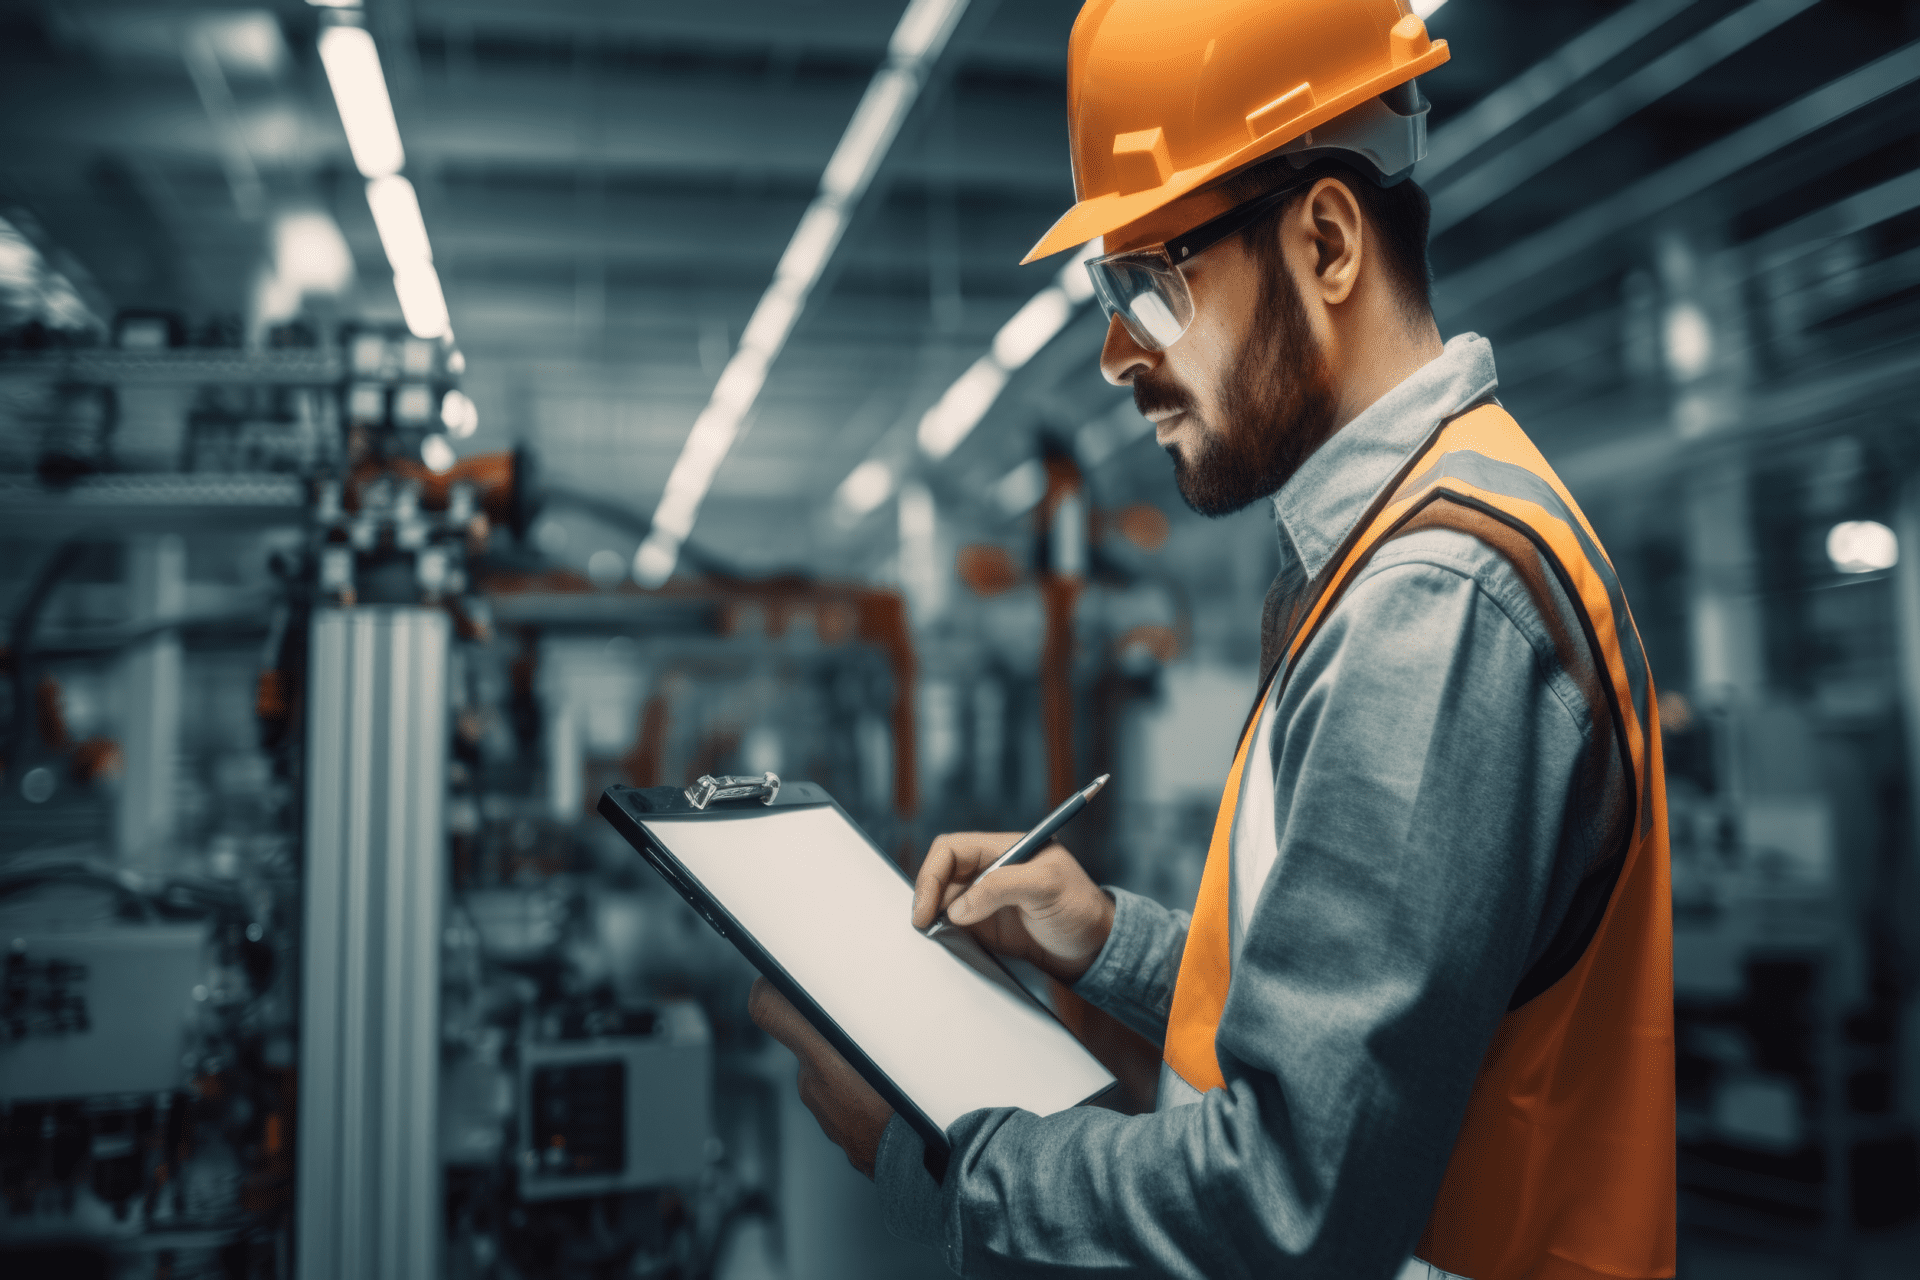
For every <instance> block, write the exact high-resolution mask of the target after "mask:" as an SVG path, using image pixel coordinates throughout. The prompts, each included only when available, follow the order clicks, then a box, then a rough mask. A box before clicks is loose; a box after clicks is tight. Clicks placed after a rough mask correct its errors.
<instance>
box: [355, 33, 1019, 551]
mask: <svg viewBox="0 0 1920 1280" xmlns="http://www.w3.org/2000/svg"><path fill="white" fill-rule="evenodd" d="M966 7H967V0H910V3H909V4H908V5H907V8H906V12H905V13H903V14H902V15H901V17H900V21H899V23H898V25H897V26H896V27H895V29H894V33H893V39H892V40H891V42H890V43H889V44H888V46H887V61H886V63H885V64H884V65H882V66H881V67H880V69H879V70H878V71H876V72H875V73H874V76H873V79H872V80H871V81H869V82H868V84H867V91H866V93H865V94H863V95H862V96H861V98H860V105H859V106H858V107H856V108H855V109H854V113H853V118H852V119H851V120H849V121H848V122H847V128H846V131H845V132H844V133H843V134H841V136H840V142H839V145H837V146H836V147H834V149H833V156H832V158H831V159H829V160H828V161H827V167H826V169H825V170H824V171H822V173H821V175H820V189H819V193H818V194H817V195H816V196H815V197H814V199H813V203H812V204H810V205H808V206H807V211H806V213H804V214H803V215H801V218H800V225H799V226H797V227H795V228H794V232H793V237H792V239H791V240H789V241H788V242H787V248H786V251H785V252H784V253H782V254H781V255H780V265H779V266H778V267H777V268H776V269H775V270H774V276H773V281H772V283H771V284H769V285H768V286H767V291H766V293H765V294H763V295H761V298H760V302H759V305H757V306H756V307H754V309H753V317H752V318H751V319H750V320H748V321H747V327H746V328H745V329H744V330H742V331H741V335H740V345H739V347H738V348H736V349H735V351H734V353H733V356H732V358H731V359H729V360H728V361H727V363H726V367H725V368H723V369H722V370H721V371H720V378H719V380H718V381H717V382H716V383H715V384H714V388H713V395H712V396H711V398H709V400H708V401H707V406H706V408H704V409H702V410H701V411H700V415H699V416H698V417H697V418H695V419H694V422H693V430H692V431H690V432H688V434H687V442H686V444H685V445H684V446H682V448H681V450H680V457H679V458H678V459H677V460H676V461H675V462H674V464H673V470H672V471H671V472H670V473H669V474H668V476H667V486H666V489H665V491H664V492H663V493H662V494H661V495H660V505H659V506H658V507H657V508H656V509H655V510H654V513H653V528H652V530H651V531H649V532H648V534H647V536H646V538H645V540H643V541H642V542H641V544H640V549H639V550H638V551H636V552H634V555H633V576H634V578H635V580H636V581H638V582H639V583H640V584H641V585H642V586H645V587H657V586H659V585H660V584H661V583H663V582H665V581H666V580H667V579H668V578H669V577H671V576H672V574H673V566H674V564H675V562H676V561H678V559H679V557H680V544H681V543H683V542H685V541H686V538H687V535H688V534H689V533H690V532H692V530H693V522H694V520H695V519H696V518H697V517H698V516H699V514H700V504H701V503H702V502H703V501H704V500H705V499H706V496H707V490H708V489H709V488H711V487H712V485H713V477H714V475H715V473H716V472H718V471H719V469H720V464H721V462H723V461H724V460H725V459H726V456H727V451H728V450H729V449H731V448H732V447H733V443H734V441H735V440H737V439H739V437H740V432H741V430H742V427H743V424H744V423H745V422H746V420H747V415H748V414H750V413H751V412H752V411H753V405H754V402H755V401H756V400H757V399H758V398H759V395H760V391H761V388H763V387H764V386H765V385H766V381H767V374H768V372H769V371H770V370H771V369H772V368H773V362H774V361H775V360H776V359H778V358H779V355H780V351H781V348H783V347H784V346H786V342H787V337H788V335H790V334H791V333H792V332H793V326H794V324H795V323H796V322H797V321H798V320H799V319H800V313H801V311H802V310H804V309H805V307H806V304H807V295H808V294H809V293H811V292H812V290H813V286H814V285H815V284H817V283H819V280H820V276H821V274H822V273H823V272H824V271H825V270H826V268H827V263H828V262H829V261H831V260H832V258H833V251H834V250H835V249H836V248H837V247H838V246H839V244H840V237H841V236H842V235H844V234H845V233H846V229H847V221H848V219H849V218H850V217H851V216H852V214H853V206H854V205H855V203H857V202H858V201H859V199H860V197H861V195H862V194H864V193H865V191H866V189H867V186H868V185H869V184H870V183H871V182H872V181H873V175H874V173H875V172H876V171H877V170H878V169H879V168H880V162H881V160H882V159H883V158H884V157H885V156H886V153H887V148H888V147H890V146H891V145H892V144H893V139H894V137H895V135H897V134H898V133H899V132H900V125H901V123H902V122H904V121H905V120H906V118H907V112H908V111H910V110H911V109H912V107H913V102H914V99H915V98H916V97H918V96H919V93H920V89H921V86H922V84H923V83H924V82H925V80H926V73H927V68H928V66H929V65H930V64H931V63H932V62H933V61H934V60H935V59H937V58H938V57H939V56H940V51H941V50H942V49H943V48H944V47H945V46H946V42H947V39H948V37H949V36H951V35H952V34H953V28H954V24H955V23H957V22H958V21H959V20H960V15H961V14H962V13H963V12H965V10H966ZM343 114H344V113H343ZM396 167H397V166H396ZM983 412H984V410H983ZM884 500H885V499H884V496H883V498H882V501H884Z"/></svg>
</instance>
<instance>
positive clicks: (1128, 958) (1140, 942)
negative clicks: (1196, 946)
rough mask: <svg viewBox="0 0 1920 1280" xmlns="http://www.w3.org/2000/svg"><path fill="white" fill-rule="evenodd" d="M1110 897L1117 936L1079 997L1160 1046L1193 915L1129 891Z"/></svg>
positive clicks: (1077, 990) (1078, 989) (1079, 986)
mask: <svg viewBox="0 0 1920 1280" xmlns="http://www.w3.org/2000/svg"><path fill="white" fill-rule="evenodd" d="M1107 893H1108V894H1109V895H1111V896H1112V898H1113V931H1112V932H1111V933H1109V934H1108V935H1107V941H1106V945H1105V946H1103V947H1102V948H1101V949H1100V954H1099V955H1098V956H1096V957H1095V958H1094V961H1093V964H1092V966H1091V967H1089V968H1088V970H1087V971H1086V973H1084V974H1083V975H1081V977H1080V980H1079V981H1078V982H1076V983H1074V985H1073V992H1074V994H1075V995H1077V996H1079V997H1081V998H1082V999H1084V1000H1086V1001H1087V1002H1088V1003H1090V1004H1092V1005H1094V1006H1095V1007H1096V1008H1099V1009H1103V1010H1105V1011H1106V1012H1108V1013H1110V1014H1112V1015H1113V1016H1114V1017H1116V1018H1118V1019H1119V1020H1120V1021H1121V1022H1124V1023H1125V1024H1126V1025H1127V1026H1129V1027H1131V1028H1132V1029H1133V1030H1135V1031H1137V1032H1139V1033H1140V1034H1141V1035H1143V1036H1145V1037H1146V1038H1147V1039H1149V1040H1151V1041H1153V1042H1154V1043H1155V1044H1159V1043H1161V1042H1162V1041H1164V1040H1165V1039H1166V1036H1167V1012H1168V1010H1170V1009H1171V1008H1172V1007H1173V984H1174V980H1175V979H1176V978H1177V977H1178V976H1179V972H1180V956H1181V953H1182V952H1183V951H1184V950H1185V949H1186V945H1187V913H1186V912H1184V911H1170V910H1168V909H1167V908H1166V907H1163V906H1161V905H1160V904H1159V903H1157V902H1155V901H1153V900H1152V899H1151V898H1143V897H1141V896H1140V895H1138V894H1134V893H1128V892H1127V891H1126V890H1125V889H1113V888H1109V889H1108V890H1107Z"/></svg>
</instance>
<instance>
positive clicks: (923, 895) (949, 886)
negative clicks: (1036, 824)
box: [913, 831, 1021, 929]
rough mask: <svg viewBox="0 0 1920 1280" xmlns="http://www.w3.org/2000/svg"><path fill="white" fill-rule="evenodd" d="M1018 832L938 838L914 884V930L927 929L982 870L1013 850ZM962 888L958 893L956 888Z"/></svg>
mask: <svg viewBox="0 0 1920 1280" xmlns="http://www.w3.org/2000/svg"><path fill="white" fill-rule="evenodd" d="M1020 834H1021V833H1020V832H1018V831H958V832H950V833H948V834H947V835H943V836H937V837H935V839H934V842H933V845H932V847H931V848H929V849H928V850H927V857H926V861H924V862H922V863H921V864H920V874H919V875H918V876H916V877H914V882H913V927H914V928H916V929H925V928H926V927H927V926H929V925H931V924H932V923H933V920H934V917H935V916H937V915H939V914H940V911H941V909H942V908H944V907H945V906H946V905H947V904H948V903H950V902H952V901H953V899H954V898H955V897H956V896H957V894H958V892H962V891H964V889H965V885H966V883H967V882H968V881H970V880H972V879H973V877H974V876H975V875H977V874H979V872H980V869H981V868H982V867H985V866H987V865H988V864H990V863H991V862H992V861H993V860H994V859H995V858H997V857H999V856H1000V855H1001V854H1003V853H1005V852H1006V851H1007V850H1008V849H1011V848H1012V847H1013V844H1014V841H1016V840H1018V839H1019V838H1020ZM956 884H957V885H959V886H960V889H959V890H957V891H956V890H955V889H954V886H955V885H956Z"/></svg>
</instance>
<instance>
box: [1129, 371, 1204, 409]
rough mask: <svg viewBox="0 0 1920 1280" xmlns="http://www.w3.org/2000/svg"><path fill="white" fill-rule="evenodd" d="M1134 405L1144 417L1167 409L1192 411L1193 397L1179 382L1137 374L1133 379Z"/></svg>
mask: <svg viewBox="0 0 1920 1280" xmlns="http://www.w3.org/2000/svg"><path fill="white" fill-rule="evenodd" d="M1133 407H1134V409H1135V411H1137V412H1138V413H1139V414H1140V416H1141V417H1143V418H1145V417H1147V416H1149V415H1151V414H1155V413H1160V412H1162V411H1167V410H1170V411H1172V412H1175V413H1191V412H1193V397H1192V396H1191V395H1188V394H1187V392H1186V391H1185V390H1184V389H1182V388H1181V387H1180V385H1179V384H1178V383H1175V382H1172V381H1166V382H1162V381H1160V380H1159V379H1157V378H1154V377H1152V376H1150V375H1147V374H1136V375H1135V376H1134V379H1133Z"/></svg>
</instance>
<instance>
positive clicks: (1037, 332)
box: [993, 286, 1073, 372]
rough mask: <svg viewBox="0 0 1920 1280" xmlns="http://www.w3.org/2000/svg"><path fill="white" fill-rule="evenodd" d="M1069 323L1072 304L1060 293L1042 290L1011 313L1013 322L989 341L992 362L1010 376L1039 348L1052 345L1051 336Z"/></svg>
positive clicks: (1008, 323) (1053, 290) (1054, 288)
mask: <svg viewBox="0 0 1920 1280" xmlns="http://www.w3.org/2000/svg"><path fill="white" fill-rule="evenodd" d="M1071 319H1073V304H1072V303H1071V302H1069V301H1067V294H1066V291H1065V290H1064V289H1061V288H1059V287H1058V286H1055V287H1053V288H1049V289H1042V290H1041V291H1040V292H1038V293H1036V294H1034V295H1033V297H1032V298H1030V299H1028V300H1027V305H1026V306H1024V307H1022V308H1020V309H1019V310H1018V311H1016V312H1014V313H1013V319H1011V320H1009V321H1007V322H1006V323H1005V324H1003V325H1001V326H1000V332H999V333H997V334H995V335H994V337H993V358H994V359H995V360H997V361H999V362H1000V367H1001V368H1003V369H1006V370H1007V371H1008V372H1012V371H1013V370H1015V369H1018V368H1019V367H1020V366H1021V365H1024V364H1025V363H1026V362H1027V361H1029V360H1031V359H1033V357H1034V355H1035V353H1037V352H1038V351H1039V350H1040V348H1042V347H1044V346H1046V345H1047V344H1048V343H1049V342H1052V341H1053V335H1055V334H1056V333H1059V332H1060V330H1062V329H1064V328H1066V326H1067V321H1069V320H1071Z"/></svg>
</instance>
